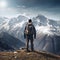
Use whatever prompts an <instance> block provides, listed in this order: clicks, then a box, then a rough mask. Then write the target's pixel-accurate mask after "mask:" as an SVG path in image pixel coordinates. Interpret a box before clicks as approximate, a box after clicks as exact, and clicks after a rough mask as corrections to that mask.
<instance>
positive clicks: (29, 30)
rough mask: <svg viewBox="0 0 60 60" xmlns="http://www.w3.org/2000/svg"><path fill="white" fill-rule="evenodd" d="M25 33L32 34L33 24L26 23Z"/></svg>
mask: <svg viewBox="0 0 60 60" xmlns="http://www.w3.org/2000/svg"><path fill="white" fill-rule="evenodd" d="M25 33H26V34H27V35H31V34H33V25H32V24H28V25H27V26H26V30H25Z"/></svg>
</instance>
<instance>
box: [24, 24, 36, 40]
mask: <svg viewBox="0 0 60 60" xmlns="http://www.w3.org/2000/svg"><path fill="white" fill-rule="evenodd" d="M29 24H32V23H28V24H26V26H25V29H24V38H26V36H30V35H27V34H25V30H26V28H27V26H28V25H29ZM32 26H33V35H32V36H34V39H36V29H35V27H34V25H33V24H32Z"/></svg>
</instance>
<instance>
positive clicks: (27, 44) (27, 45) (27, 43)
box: [26, 39, 29, 51]
mask: <svg viewBox="0 0 60 60" xmlns="http://www.w3.org/2000/svg"><path fill="white" fill-rule="evenodd" d="M26 47H27V51H29V39H27V42H26Z"/></svg>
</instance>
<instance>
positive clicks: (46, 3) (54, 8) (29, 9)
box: [0, 0, 60, 20]
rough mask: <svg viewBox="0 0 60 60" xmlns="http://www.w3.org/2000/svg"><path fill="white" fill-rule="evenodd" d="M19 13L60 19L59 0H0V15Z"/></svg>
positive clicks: (16, 14)
mask: <svg viewBox="0 0 60 60" xmlns="http://www.w3.org/2000/svg"><path fill="white" fill-rule="evenodd" d="M20 14H21V15H24V16H27V17H30V18H32V17H34V16H37V15H38V14H42V15H44V16H46V17H48V18H49V19H54V20H60V0H0V16H5V17H14V16H18V15H20Z"/></svg>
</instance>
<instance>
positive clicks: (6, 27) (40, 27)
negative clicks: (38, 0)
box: [0, 15, 60, 54]
mask: <svg viewBox="0 0 60 60" xmlns="http://www.w3.org/2000/svg"><path fill="white" fill-rule="evenodd" d="M0 21H1V23H0V33H1V32H7V33H8V34H9V35H11V36H13V37H15V38H18V39H19V40H20V41H22V42H23V44H24V43H26V40H24V27H25V25H26V23H27V21H28V18H27V17H26V16H22V15H19V16H18V17H14V18H11V19H8V18H6V17H3V18H2V17H1V18H0ZM32 21H33V24H34V26H35V27H36V31H37V38H36V40H35V41H34V45H35V49H36V50H43V51H49V52H53V53H56V54H57V53H58V52H60V47H59V45H60V24H59V22H58V21H55V20H52V19H48V18H47V17H45V16H43V15H38V16H36V17H33V18H32ZM4 34H5V33H4ZM7 36H8V35H7ZM9 39H10V38H9ZM9 39H8V40H9ZM10 42H12V40H10ZM9 45H11V44H9ZM19 46H20V45H19Z"/></svg>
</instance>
